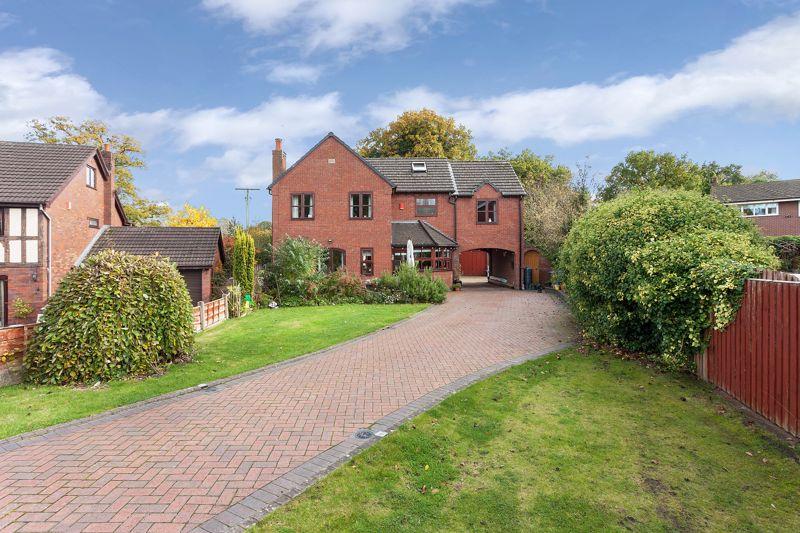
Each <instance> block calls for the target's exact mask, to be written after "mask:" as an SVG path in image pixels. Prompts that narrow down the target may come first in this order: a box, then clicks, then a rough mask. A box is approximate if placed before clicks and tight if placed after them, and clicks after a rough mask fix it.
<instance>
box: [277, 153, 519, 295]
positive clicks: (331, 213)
mask: <svg viewBox="0 0 800 533" xmlns="http://www.w3.org/2000/svg"><path fill="white" fill-rule="evenodd" d="M329 160H334V161H335V163H329ZM351 192H371V193H372V195H373V218H372V220H351V219H350V217H349V194H350V193H351ZM296 193H314V210H315V215H314V219H312V220H292V219H291V195H292V194H296ZM272 195H273V200H272V224H273V239H274V243H275V245H276V246H277V245H279V244H280V243H281V242H282V241H283V240H284V239H285V238H286V236H287V235H290V236H293V237H297V236H303V237H307V238H310V239H314V240H316V241H317V242H319V243H320V244H322V245H323V246H326V247H328V248H337V249H342V250H344V251H345V254H346V259H345V264H346V268H347V270H349V271H351V272H354V273H356V274H359V273H360V249H361V248H372V249H373V253H374V256H375V274H376V275H379V274H380V273H382V272H385V271H386V272H390V271H391V270H392V257H391V253H392V251H391V242H392V239H391V222H392V221H393V220H394V221H396V220H425V221H426V222H428V223H430V224H431V225H433V226H434V227H436V228H438V229H439V230H441V231H443V232H444V233H446V234H447V235H450V236H451V237H454V238H455V239H456V240H457V241H458V243H459V249H458V250H457V251H456V254H455V257H454V263H453V264H454V267H455V266H456V265H457V264H458V254H459V252H460V251H461V250H465V251H466V250H472V249H476V248H481V249H487V250H488V249H498V250H503V251H504V252H505V253H503V252H500V253H499V254H498V255H497V258H496V261H495V265H496V266H497V268H498V269H501V270H500V271H498V272H497V273H495V275H497V276H502V277H506V278H507V279H508V281H509V284H511V285H513V286H515V287H518V286H519V274H518V273H519V265H520V261H521V258H520V244H521V234H520V215H519V206H520V202H521V199H520V198H505V197H503V196H502V195H501V194H500V193H499V192H497V190H495V188H494V187H492V186H491V185H484V186H483V187H482V188H481V189H479V190H478V191H477V192H476V193H475V195H474V196H472V197H461V198H458V199H457V201H456V202H457V203H456V204H455V205H454V204H451V203H450V202H449V195H448V194H442V193H438V194H425V193H416V194H408V193H397V194H394V195H393V194H392V189H391V186H390V185H389V184H388V183H386V182H385V181H383V180H382V179H381V178H380V177H379V176H377V175H376V174H375V173H374V172H373V171H372V170H371V169H370V168H369V167H368V166H366V165H365V164H364V163H363V162H362V161H361V160H360V159H359V158H358V157H356V156H355V155H353V154H352V153H351V152H350V151H349V150H348V149H347V148H345V147H344V146H342V144H341V143H339V142H338V141H337V140H336V139H334V138H328V139H326V140H325V141H323V143H322V144H321V145H320V146H319V147H318V148H317V149H316V150H315V151H313V152H311V153H309V154H308V155H307V156H306V158H305V159H303V160H302V161H300V163H299V164H297V165H296V166H295V167H294V168H293V169H291V170H290V171H289V173H288V174H286V175H285V177H284V179H282V180H281V181H279V182H278V183H277V184H275V185H274V186H273V188H272ZM417 197H436V199H437V214H436V216H430V217H418V216H417V215H416V203H415V201H416V198H417ZM479 200H495V201H497V207H498V223H497V224H478V223H477V202H478V201H479ZM441 277H442V278H443V279H446V280H448V281H449V282H452V273H447V274H442V275H441Z"/></svg>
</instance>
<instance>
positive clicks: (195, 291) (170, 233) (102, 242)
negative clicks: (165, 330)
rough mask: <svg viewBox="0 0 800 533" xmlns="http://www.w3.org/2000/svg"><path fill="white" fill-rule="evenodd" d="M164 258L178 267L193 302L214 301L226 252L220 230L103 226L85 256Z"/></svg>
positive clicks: (81, 259)
mask: <svg viewBox="0 0 800 533" xmlns="http://www.w3.org/2000/svg"><path fill="white" fill-rule="evenodd" d="M111 249H113V250H117V251H120V252H128V253H130V254H134V255H155V254H158V255H160V256H162V257H165V258H167V259H169V260H170V261H172V262H173V263H175V264H176V266H177V267H178V270H179V271H180V273H181V275H182V276H183V279H184V280H185V281H186V287H187V289H189V296H191V298H192V303H193V304H197V302H200V301H203V302H208V301H211V275H212V274H213V272H214V270H216V269H219V268H221V267H222V263H223V262H224V261H225V250H224V248H223V245H222V231H221V230H220V229H219V228H177V227H141V228H140V227H133V226H124V227H104V228H103V229H102V230H101V231H100V233H99V234H98V235H97V237H96V239H95V240H94V241H93V242H92V243H91V244H90V245H89V246H88V247H87V249H86V252H85V253H84V255H83V257H81V258H80V259H79V261H78V262H79V263H80V262H81V261H83V259H84V258H85V257H88V256H90V255H92V254H95V253H97V252H100V251H102V250H111Z"/></svg>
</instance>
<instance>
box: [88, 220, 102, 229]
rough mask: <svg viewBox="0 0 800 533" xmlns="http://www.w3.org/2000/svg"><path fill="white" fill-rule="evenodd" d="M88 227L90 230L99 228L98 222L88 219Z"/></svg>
mask: <svg viewBox="0 0 800 533" xmlns="http://www.w3.org/2000/svg"><path fill="white" fill-rule="evenodd" d="M89 227H90V228H99V227H100V221H99V220H97V219H96V218H90V219H89Z"/></svg>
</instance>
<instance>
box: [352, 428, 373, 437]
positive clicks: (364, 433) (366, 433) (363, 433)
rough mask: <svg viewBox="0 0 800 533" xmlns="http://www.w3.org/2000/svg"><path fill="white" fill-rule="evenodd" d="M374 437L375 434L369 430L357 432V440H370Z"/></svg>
mask: <svg viewBox="0 0 800 533" xmlns="http://www.w3.org/2000/svg"><path fill="white" fill-rule="evenodd" d="M373 435H374V433H372V431H370V430H368V429H359V430H358V431H356V438H357V439H369V438H372V436H373Z"/></svg>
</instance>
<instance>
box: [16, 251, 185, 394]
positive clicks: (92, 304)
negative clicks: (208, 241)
mask: <svg viewBox="0 0 800 533" xmlns="http://www.w3.org/2000/svg"><path fill="white" fill-rule="evenodd" d="M193 342H194V330H193V315H192V302H191V299H190V298H189V292H188V291H187V289H186V284H185V282H184V281H183V278H182V277H181V275H180V273H179V272H178V270H177V268H176V267H175V265H174V264H172V263H170V262H167V261H165V260H164V259H160V258H158V257H157V256H149V257H140V256H134V255H130V254H127V253H122V252H116V251H113V250H109V251H104V252H101V253H99V254H97V255H94V256H92V257H90V258H88V259H87V260H86V261H85V262H84V263H83V264H82V265H81V266H79V267H78V268H75V269H73V270H71V271H70V272H69V273H68V274H67V275H66V276H65V277H64V279H63V280H62V281H61V284H60V285H59V287H58V290H57V291H56V292H55V294H53V296H52V297H51V298H50V300H49V302H48V304H47V307H45V309H44V315H43V318H42V323H41V324H40V325H39V326H38V327H37V328H36V332H35V335H34V338H33V341H32V343H31V346H30V348H29V349H28V351H27V353H26V354H25V358H24V364H25V367H26V375H27V379H28V380H29V381H32V382H35V383H52V384H66V383H87V382H93V381H98V380H100V381H105V380H110V379H115V378H120V377H123V376H126V375H131V374H134V375H141V374H149V373H153V372H156V371H158V370H159V369H160V368H161V367H163V366H164V365H165V364H167V363H171V362H174V361H176V360H178V359H182V358H186V357H188V356H189V355H190V354H191V351H192V344H193Z"/></svg>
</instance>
